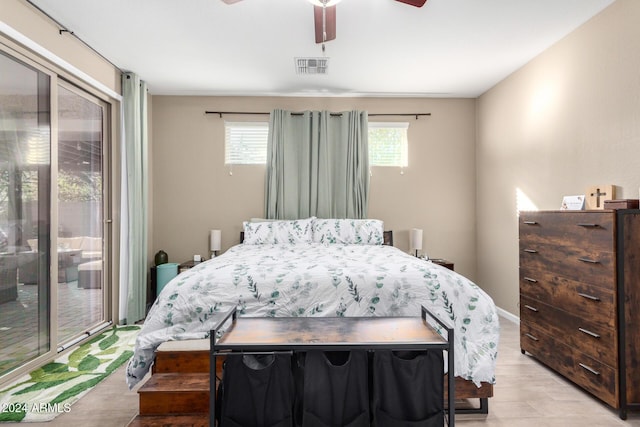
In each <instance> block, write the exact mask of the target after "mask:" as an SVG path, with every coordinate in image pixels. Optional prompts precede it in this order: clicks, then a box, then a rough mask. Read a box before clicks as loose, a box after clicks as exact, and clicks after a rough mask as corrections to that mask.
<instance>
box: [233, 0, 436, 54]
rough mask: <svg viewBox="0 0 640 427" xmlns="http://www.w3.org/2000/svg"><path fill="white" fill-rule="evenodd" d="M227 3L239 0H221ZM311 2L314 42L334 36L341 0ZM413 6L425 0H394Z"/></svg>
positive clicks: (423, 2)
mask: <svg viewBox="0 0 640 427" xmlns="http://www.w3.org/2000/svg"><path fill="white" fill-rule="evenodd" d="M222 1H223V2H225V3H227V4H233V3H237V2H239V1H240V0H222ZM308 1H309V2H311V3H312V4H313V18H314V19H313V20H314V24H315V29H316V43H324V42H328V41H330V40H333V39H335V38H336V5H337V4H338V3H339V2H340V1H341V0H308ZM395 1H397V2H400V3H405V4H408V5H411V6H415V7H422V6H424V4H425V3H426V2H427V0H395Z"/></svg>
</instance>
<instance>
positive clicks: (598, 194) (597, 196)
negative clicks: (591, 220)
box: [591, 188, 607, 207]
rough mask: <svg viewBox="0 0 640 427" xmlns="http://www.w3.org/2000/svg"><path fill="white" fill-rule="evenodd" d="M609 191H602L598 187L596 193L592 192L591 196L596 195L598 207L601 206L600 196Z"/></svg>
mask: <svg viewBox="0 0 640 427" xmlns="http://www.w3.org/2000/svg"><path fill="white" fill-rule="evenodd" d="M606 195H607V193H601V192H600V189H599V188H596V192H595V193H591V197H593V196H596V207H600V196H606Z"/></svg>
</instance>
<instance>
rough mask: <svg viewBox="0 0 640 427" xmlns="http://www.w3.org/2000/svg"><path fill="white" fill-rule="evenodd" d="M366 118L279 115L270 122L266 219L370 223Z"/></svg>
mask: <svg viewBox="0 0 640 427" xmlns="http://www.w3.org/2000/svg"><path fill="white" fill-rule="evenodd" d="M367 123H368V118H367V112H366V111H345V112H341V113H330V112H328V111H305V112H302V113H292V112H290V111H284V110H274V111H273V112H272V113H271V116H270V120H269V140H268V148H267V172H266V180H265V187H266V188H265V216H266V218H271V219H297V218H307V217H310V216H317V217H319V218H366V217H367V207H368V204H369V152H368V139H367Z"/></svg>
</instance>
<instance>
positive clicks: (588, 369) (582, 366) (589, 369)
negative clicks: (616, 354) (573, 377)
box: [578, 363, 600, 375]
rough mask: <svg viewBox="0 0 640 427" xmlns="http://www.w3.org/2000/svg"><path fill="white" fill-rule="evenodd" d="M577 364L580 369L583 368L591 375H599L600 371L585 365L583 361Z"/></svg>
mask: <svg viewBox="0 0 640 427" xmlns="http://www.w3.org/2000/svg"><path fill="white" fill-rule="evenodd" d="M578 365H580V367H581V368H582V369H585V370H587V371H589V372H591V373H592V374H593V375H600V372H598V371H596V370H595V369H593V368H592V367H591V366H587V365H585V364H584V363H578Z"/></svg>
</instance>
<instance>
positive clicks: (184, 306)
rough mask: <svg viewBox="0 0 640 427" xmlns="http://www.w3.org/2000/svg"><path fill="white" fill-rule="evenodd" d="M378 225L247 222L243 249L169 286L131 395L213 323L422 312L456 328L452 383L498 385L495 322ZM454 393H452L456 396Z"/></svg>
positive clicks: (487, 307)
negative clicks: (170, 350)
mask: <svg viewBox="0 0 640 427" xmlns="http://www.w3.org/2000/svg"><path fill="white" fill-rule="evenodd" d="M386 236H387V244H384V243H385V232H384V228H383V223H382V221H378V220H338V219H318V218H307V219H303V220H295V221H255V222H250V221H247V222H245V223H244V242H243V243H241V244H238V245H236V246H233V247H232V248H230V249H229V250H227V251H226V252H225V253H224V254H223V255H221V256H218V257H216V258H213V259H211V260H208V261H205V262H203V263H201V264H199V265H197V266H195V267H194V268H191V269H189V270H187V271H185V272H183V273H181V274H179V275H178V276H176V277H175V278H174V279H173V280H172V281H170V282H169V283H168V284H167V285H166V286H165V287H164V289H163V290H162V292H161V293H160V295H158V298H157V299H156V301H155V303H154V304H153V306H152V307H151V309H150V311H149V313H148V315H147V318H146V320H145V323H144V325H143V327H142V329H141V331H140V333H139V335H138V338H137V340H136V345H135V350H134V355H133V357H132V358H131V360H130V361H129V363H128V366H127V383H128V385H129V387H130V388H132V387H133V386H134V385H135V384H137V383H138V382H139V381H140V380H141V379H142V378H143V377H144V376H145V374H146V373H147V372H148V370H149V368H150V367H151V365H152V363H153V360H154V352H155V350H156V348H157V347H158V346H159V345H160V344H161V343H163V342H165V341H170V340H192V339H203V338H207V337H208V334H209V331H210V329H211V327H212V317H213V314H215V313H217V312H225V311H228V310H229V309H230V308H232V307H236V308H237V310H238V313H239V315H240V316H414V315H417V314H416V313H420V307H421V305H422V304H424V305H426V306H427V307H428V308H429V309H430V310H431V311H432V312H434V313H435V314H436V315H437V316H438V317H439V318H441V319H442V320H444V321H445V322H448V323H449V324H452V325H453V326H454V328H455V332H456V333H455V340H454V345H455V375H456V377H460V378H462V379H464V380H469V381H472V382H473V383H474V384H475V385H476V386H480V384H481V383H489V384H494V383H495V364H496V357H497V347H498V340H499V321H498V314H497V311H496V307H495V305H494V303H493V301H492V299H491V298H490V297H489V296H488V295H487V294H486V293H485V292H484V291H483V290H482V289H480V288H479V287H478V286H477V285H475V284H474V283H472V282H471V281H469V280H468V279H466V278H465V277H463V276H462V275H460V274H458V273H456V272H454V271H451V270H449V269H447V268H445V267H442V266H440V265H437V264H434V263H431V262H429V261H425V260H422V259H419V258H416V257H414V256H412V255H409V254H407V253H405V252H402V251H401V250H399V249H397V248H395V247H393V246H392V245H389V244H388V243H389V240H390V239H389V236H390V233H386ZM456 387H457V386H456Z"/></svg>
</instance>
